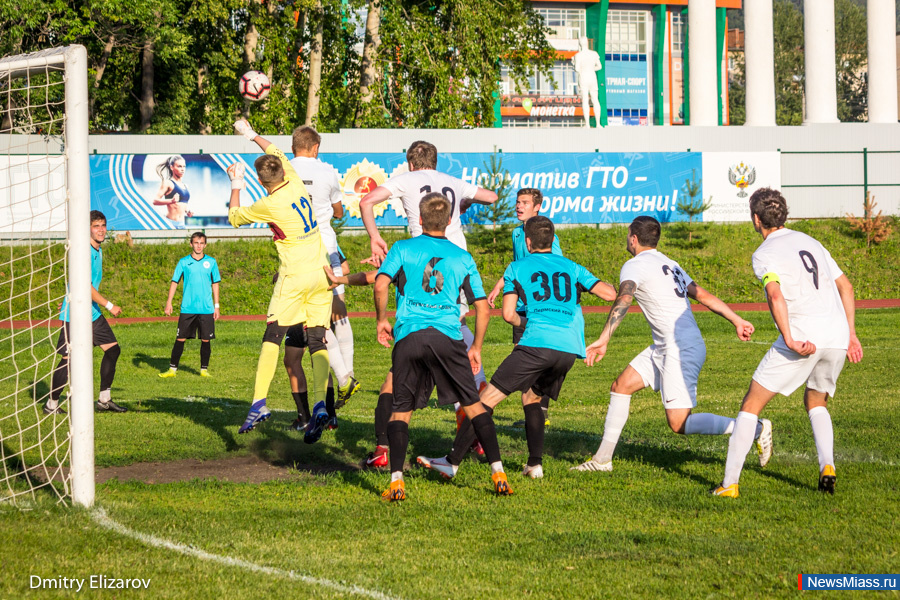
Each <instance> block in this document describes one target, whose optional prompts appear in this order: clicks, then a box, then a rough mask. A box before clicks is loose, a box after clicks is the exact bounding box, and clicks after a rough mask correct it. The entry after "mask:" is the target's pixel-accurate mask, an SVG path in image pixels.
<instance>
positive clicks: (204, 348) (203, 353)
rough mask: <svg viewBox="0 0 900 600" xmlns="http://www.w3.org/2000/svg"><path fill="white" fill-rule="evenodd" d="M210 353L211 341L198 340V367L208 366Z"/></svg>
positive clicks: (206, 367)
mask: <svg viewBox="0 0 900 600" xmlns="http://www.w3.org/2000/svg"><path fill="white" fill-rule="evenodd" d="M211 354H212V343H211V342H204V341H203V340H200V368H201V369H208V368H209V357H210V355H211Z"/></svg>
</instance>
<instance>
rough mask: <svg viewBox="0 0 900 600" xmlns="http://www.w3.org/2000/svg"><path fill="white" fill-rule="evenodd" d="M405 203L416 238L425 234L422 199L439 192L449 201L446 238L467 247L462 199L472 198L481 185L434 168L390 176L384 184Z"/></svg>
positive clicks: (411, 229) (411, 232) (461, 246)
mask: <svg viewBox="0 0 900 600" xmlns="http://www.w3.org/2000/svg"><path fill="white" fill-rule="evenodd" d="M382 185H383V186H384V187H386V188H387V189H388V190H390V192H391V196H397V197H399V198H400V200H401V201H402V202H403V210H404V211H405V212H406V219H407V221H408V222H409V233H410V235H412V236H413V237H416V236H417V235H421V234H422V226H421V225H420V224H419V202H421V201H422V198H423V197H424V196H425V195H426V194H430V193H431V192H438V193H441V194H443V195H445V196H446V197H447V199H448V200H449V201H450V209H451V210H450V225H449V226H448V227H447V232H446V234H445V235H446V236H447V239H448V240H450V241H451V242H453V243H454V244H456V245H457V246H459V247H460V248H462V249H463V250H466V237H465V236H464V235H463V231H462V223H460V221H459V203H460V201H461V200H462V199H463V198H472V197H474V196H475V192H477V191H478V186H477V185H473V184H471V183H467V182H465V181H463V180H462V179H457V178H456V177H451V176H450V175H447V174H446V173H441V172H440V171H434V170H432V169H422V170H419V171H410V172H408V173H402V174H400V175H397V176H396V177H391V178H390V179H388V181H387V182H386V183H384V184H382Z"/></svg>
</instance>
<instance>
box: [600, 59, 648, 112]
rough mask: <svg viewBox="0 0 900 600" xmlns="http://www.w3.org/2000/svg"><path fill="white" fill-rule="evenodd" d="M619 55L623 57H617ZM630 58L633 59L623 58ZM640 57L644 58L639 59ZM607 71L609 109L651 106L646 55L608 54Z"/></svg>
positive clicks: (607, 103) (607, 102)
mask: <svg viewBox="0 0 900 600" xmlns="http://www.w3.org/2000/svg"><path fill="white" fill-rule="evenodd" d="M619 56H621V59H618V58H617V57H619ZM611 57H612V58H611ZM628 58H630V59H632V60H622V59H628ZM640 58H643V59H644V60H639V59H640ZM605 71H606V107H607V108H608V109H616V108H629V109H630V108H638V109H640V108H643V109H646V108H647V107H648V106H649V80H648V78H647V60H646V56H644V55H640V54H631V55H629V54H623V55H618V54H612V55H610V54H607V55H606V69H605Z"/></svg>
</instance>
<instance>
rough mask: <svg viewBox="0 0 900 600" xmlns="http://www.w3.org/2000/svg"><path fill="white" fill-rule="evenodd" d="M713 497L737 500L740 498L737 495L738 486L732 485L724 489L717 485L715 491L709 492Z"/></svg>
mask: <svg viewBox="0 0 900 600" xmlns="http://www.w3.org/2000/svg"><path fill="white" fill-rule="evenodd" d="M710 493H711V494H712V495H713V496H722V497H723V498H737V497H738V496H740V494H739V493H738V484H736V483H732V484H731V485H729V486H728V487H724V486H721V485H717V486H716V489H714V490H712V492H710Z"/></svg>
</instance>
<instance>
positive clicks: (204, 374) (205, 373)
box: [160, 369, 212, 377]
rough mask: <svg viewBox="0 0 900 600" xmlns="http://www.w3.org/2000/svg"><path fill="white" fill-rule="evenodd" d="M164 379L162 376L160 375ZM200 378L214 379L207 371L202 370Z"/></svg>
mask: <svg viewBox="0 0 900 600" xmlns="http://www.w3.org/2000/svg"><path fill="white" fill-rule="evenodd" d="M160 377H162V375H160ZM200 377H212V375H210V374H209V371H207V370H206V369H200Z"/></svg>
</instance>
